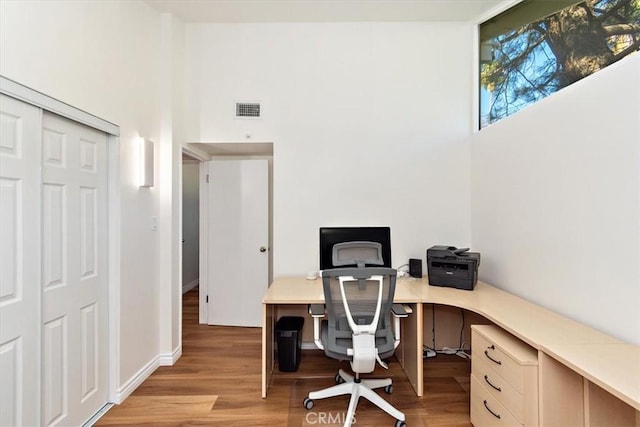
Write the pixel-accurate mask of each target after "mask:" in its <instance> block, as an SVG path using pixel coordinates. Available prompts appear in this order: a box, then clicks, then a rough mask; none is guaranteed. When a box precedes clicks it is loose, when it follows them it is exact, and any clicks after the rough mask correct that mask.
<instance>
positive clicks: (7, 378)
mask: <svg viewBox="0 0 640 427" xmlns="http://www.w3.org/2000/svg"><path fill="white" fill-rule="evenodd" d="M40 114H41V112H40V109H39V108H37V107H33V106H31V105H28V104H25V103H24V102H20V101H17V100H15V99H13V98H10V97H8V96H4V95H0V426H36V425H39V424H40V411H39V410H38V408H39V407H40V243H39V242H40V229H39V224H40Z"/></svg>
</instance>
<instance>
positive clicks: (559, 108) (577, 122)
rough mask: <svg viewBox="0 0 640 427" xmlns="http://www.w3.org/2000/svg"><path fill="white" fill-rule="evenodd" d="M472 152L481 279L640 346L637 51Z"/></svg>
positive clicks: (499, 127) (492, 132) (494, 129)
mask: <svg viewBox="0 0 640 427" xmlns="http://www.w3.org/2000/svg"><path fill="white" fill-rule="evenodd" d="M471 147H472V148H471V160H472V161H471V166H472V168H471V170H472V173H471V180H472V181H471V182H472V185H471V195H472V203H471V230H472V238H471V243H472V246H473V248H474V249H476V250H479V251H480V252H481V253H482V257H483V259H482V264H481V267H480V273H481V278H482V279H483V280H485V281H487V282H489V283H493V284H495V285H497V286H500V287H502V288H504V289H507V290H509V291H512V292H513V293H516V294H518V295H521V296H523V297H524V298H526V299H529V300H532V301H535V302H537V303H539V304H541V305H543V306H546V307H549V308H551V309H553V310H554V311H557V312H560V313H564V314H565V315H568V316H569V317H572V318H574V319H577V320H579V321H581V322H584V323H586V324H588V325H591V326H593V327H595V328H598V329H600V330H602V331H605V332H607V333H609V334H611V335H614V336H616V337H619V338H621V339H623V340H625V341H629V342H633V343H636V344H640V286H639V284H640V54H637V53H636V54H633V55H631V57H628V58H626V59H625V60H623V61H621V62H619V63H617V64H614V65H613V66H610V67H609V68H607V69H605V70H603V71H601V72H599V73H596V74H594V75H592V76H590V77H588V78H586V79H584V80H582V81H580V82H578V83H576V84H574V85H572V86H570V87H568V88H565V89H563V90H562V91H560V92H558V93H556V94H554V95H552V96H550V97H548V98H546V99H544V100H543V101H541V102H539V103H537V104H535V105H532V106H530V107H527V108H526V109H525V110H523V111H521V112H519V113H517V114H515V115H513V116H511V117H508V118H506V119H504V120H502V121H500V122H498V123H496V124H494V125H492V126H490V127H488V128H486V129H485V130H483V131H481V132H479V133H477V134H476V135H474V137H473V138H472V139H471ZM531 321H535V319H531Z"/></svg>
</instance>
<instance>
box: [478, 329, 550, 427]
mask: <svg viewBox="0 0 640 427" xmlns="http://www.w3.org/2000/svg"><path fill="white" fill-rule="evenodd" d="M471 331H472V332H471V383H472V389H471V408H472V413H471V422H472V423H473V424H474V426H476V427H480V426H484V425H510V424H508V423H507V424H505V422H506V421H505V420H511V419H514V420H515V421H516V422H517V425H525V426H537V425H538V353H537V351H536V350H535V349H533V348H532V347H530V346H528V345H527V344H525V343H523V342H522V341H520V340H519V339H517V338H516V337H514V336H513V335H511V334H509V333H507V332H505V331H504V330H502V329H500V328H498V327H497V326H493V325H473V326H472V327H471ZM498 405H499V406H498ZM473 408H475V410H474V409H473ZM491 408H498V409H496V410H493V409H491ZM499 411H502V412H499ZM480 414H482V416H481V415H480ZM496 414H499V415H500V418H498V417H496ZM487 415H488V416H489V417H487ZM500 420H502V421H500Z"/></svg>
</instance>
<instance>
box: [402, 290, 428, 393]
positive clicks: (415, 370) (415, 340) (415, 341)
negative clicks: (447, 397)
mask: <svg viewBox="0 0 640 427" xmlns="http://www.w3.org/2000/svg"><path fill="white" fill-rule="evenodd" d="M411 308H412V310H413V313H411V314H410V315H409V317H407V318H406V319H403V322H402V324H403V326H404V327H403V330H402V335H401V336H400V339H401V346H402V358H401V363H402V368H403V369H404V372H405V373H406V374H407V378H408V379H409V382H410V383H411V385H412V386H413V389H414V390H415V392H416V395H417V396H418V397H420V396H422V390H423V378H424V373H423V371H422V366H423V365H422V345H423V340H424V336H423V328H424V326H423V322H422V303H416V304H411Z"/></svg>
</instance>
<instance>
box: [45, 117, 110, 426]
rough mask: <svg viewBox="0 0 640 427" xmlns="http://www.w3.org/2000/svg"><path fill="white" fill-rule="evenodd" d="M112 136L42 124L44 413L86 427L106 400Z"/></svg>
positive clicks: (55, 121) (52, 421) (60, 123)
mask: <svg viewBox="0 0 640 427" xmlns="http://www.w3.org/2000/svg"><path fill="white" fill-rule="evenodd" d="M106 147H107V137H106V134H104V133H103V132H100V131H97V130H95V129H91V128H89V127H87V126H84V125H81V124H78V123H76V122H73V121H71V120H67V119H64V118H62V117H59V116H56V115H54V114H50V113H48V112H44V113H43V120H42V289H43V295H42V324H43V329H42V346H43V351H42V355H43V360H42V387H43V390H42V399H43V400H42V413H43V424H45V425H56V424H60V425H80V424H82V423H83V422H84V421H86V420H87V419H88V418H89V417H91V416H92V415H93V414H94V413H96V412H97V411H98V410H99V409H100V408H101V407H102V406H103V405H104V404H105V403H106V401H107V375H108V365H107V359H106V356H107V354H108V351H107V333H108V329H107V328H108V325H107V300H108V291H107V286H108V282H107V152H106Z"/></svg>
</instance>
